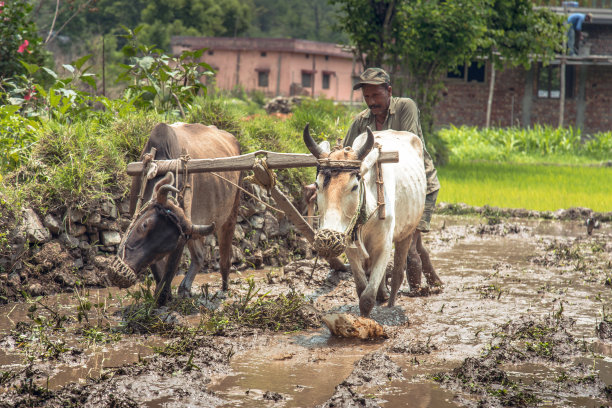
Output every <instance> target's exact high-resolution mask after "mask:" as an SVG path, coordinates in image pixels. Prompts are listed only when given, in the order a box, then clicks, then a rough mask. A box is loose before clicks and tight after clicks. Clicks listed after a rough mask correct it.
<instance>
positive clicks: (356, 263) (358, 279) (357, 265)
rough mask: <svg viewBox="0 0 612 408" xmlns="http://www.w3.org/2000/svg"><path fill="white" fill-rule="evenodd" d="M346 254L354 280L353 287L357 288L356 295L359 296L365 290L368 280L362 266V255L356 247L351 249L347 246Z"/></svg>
mask: <svg viewBox="0 0 612 408" xmlns="http://www.w3.org/2000/svg"><path fill="white" fill-rule="evenodd" d="M345 252H346V256H347V257H348V259H349V263H350V264H351V271H352V272H353V280H354V281H355V287H356V288H357V297H361V294H362V293H363V291H364V290H365V288H366V286H367V284H368V280H367V278H366V271H365V269H364V268H363V256H362V254H361V251H359V250H358V249H352V248H349V247H347V248H346V250H345Z"/></svg>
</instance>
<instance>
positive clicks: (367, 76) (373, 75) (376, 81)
mask: <svg viewBox="0 0 612 408" xmlns="http://www.w3.org/2000/svg"><path fill="white" fill-rule="evenodd" d="M390 83H391V78H389V74H387V73H386V72H385V70H384V69H382V68H368V69H366V70H365V71H363V73H362V74H361V75H359V81H358V82H357V83H356V84H355V85H353V90H354V91H356V90H357V89H359V88H361V87H362V86H364V85H366V84H369V85H382V84H390Z"/></svg>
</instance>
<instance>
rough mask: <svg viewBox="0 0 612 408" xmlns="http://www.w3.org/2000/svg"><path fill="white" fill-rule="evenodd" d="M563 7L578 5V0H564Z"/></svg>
mask: <svg viewBox="0 0 612 408" xmlns="http://www.w3.org/2000/svg"><path fill="white" fill-rule="evenodd" d="M563 7H578V2H577V1H564V2H563Z"/></svg>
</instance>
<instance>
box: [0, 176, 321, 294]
mask: <svg viewBox="0 0 612 408" xmlns="http://www.w3.org/2000/svg"><path fill="white" fill-rule="evenodd" d="M245 184H246V188H247V189H248V190H250V191H251V192H252V193H253V194H254V195H256V196H258V197H259V198H260V199H261V200H262V201H263V202H265V203H267V204H269V205H271V206H274V205H275V203H274V201H273V200H272V199H271V198H268V197H267V196H266V193H265V192H264V191H262V190H261V189H260V188H259V187H258V186H256V185H250V184H248V183H245ZM128 210H129V204H128V202H127V200H125V201H117V202H115V201H111V200H109V201H103V202H100V203H99V204H98V205H97V206H96V208H95V209H93V210H91V211H81V210H65V211H63V212H59V213H48V214H41V213H39V212H36V211H34V210H33V209H31V208H29V209H24V210H23V211H22V214H20V215H19V216H17V218H18V220H16V221H17V222H16V223H17V226H16V227H15V228H14V229H13V230H12V232H11V234H10V237H8V241H9V243H8V247H9V250H8V251H5V253H4V255H3V256H1V257H0V298H1V297H2V296H4V297H5V298H6V297H8V298H11V297H12V296H9V295H10V294H11V293H12V294H16V293H19V291H20V290H21V289H22V288H24V289H26V291H27V292H29V293H30V294H31V295H39V294H48V293H53V292H57V291H61V290H65V289H67V288H70V287H72V286H74V285H75V284H83V285H85V286H108V285H109V281H108V279H107V277H106V272H105V264H106V262H107V261H108V259H109V258H110V257H112V256H114V255H115V253H116V251H117V247H118V245H119V243H120V242H121V237H122V234H123V232H125V230H126V229H127V227H128V226H129V224H130V215H129V212H128ZM237 221H238V222H237V224H236V230H235V233H234V240H233V246H232V267H233V269H235V270H243V269H248V268H262V267H264V266H281V265H285V264H287V263H288V262H290V261H292V260H295V259H302V258H307V257H312V251H311V249H310V245H309V243H308V241H307V240H306V239H305V238H303V237H302V236H300V235H299V233H297V232H296V230H295V228H294V226H293V225H292V224H291V223H290V222H289V221H288V220H287V219H286V218H285V217H284V216H280V215H278V213H276V212H274V211H272V210H270V209H268V208H267V207H266V206H265V205H264V204H263V203H262V202H260V201H257V200H255V199H253V198H251V197H249V196H248V195H246V194H243V195H242V199H241V206H240V209H239V215H238V220H237ZM184 256H185V257H188V251H187V250H186V251H185V255H184ZM186 260H187V259H186ZM218 260H219V248H218V245H217V240H216V238H215V236H214V235H211V236H208V237H207V239H206V266H205V270H203V271H202V272H206V271H207V270H208V271H215V270H218V269H219V262H218ZM183 272H184V271H183ZM0 303H1V302H0Z"/></svg>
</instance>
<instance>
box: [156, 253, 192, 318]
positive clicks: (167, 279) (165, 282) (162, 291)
mask: <svg viewBox="0 0 612 408" xmlns="http://www.w3.org/2000/svg"><path fill="white" fill-rule="evenodd" d="M183 248H185V244H184V243H183V244H179V245H178V246H177V248H176V249H175V250H174V252H172V253H171V254H170V255H168V260H167V261H166V269H165V273H164V275H163V277H162V279H161V281H160V282H158V283H157V286H156V288H155V298H156V299H157V305H158V306H163V305H165V304H166V303H168V301H169V300H170V299H171V297H172V296H171V291H172V279H173V278H174V275H176V271H177V269H178V267H179V263H180V261H181V256H182V255H183Z"/></svg>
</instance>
